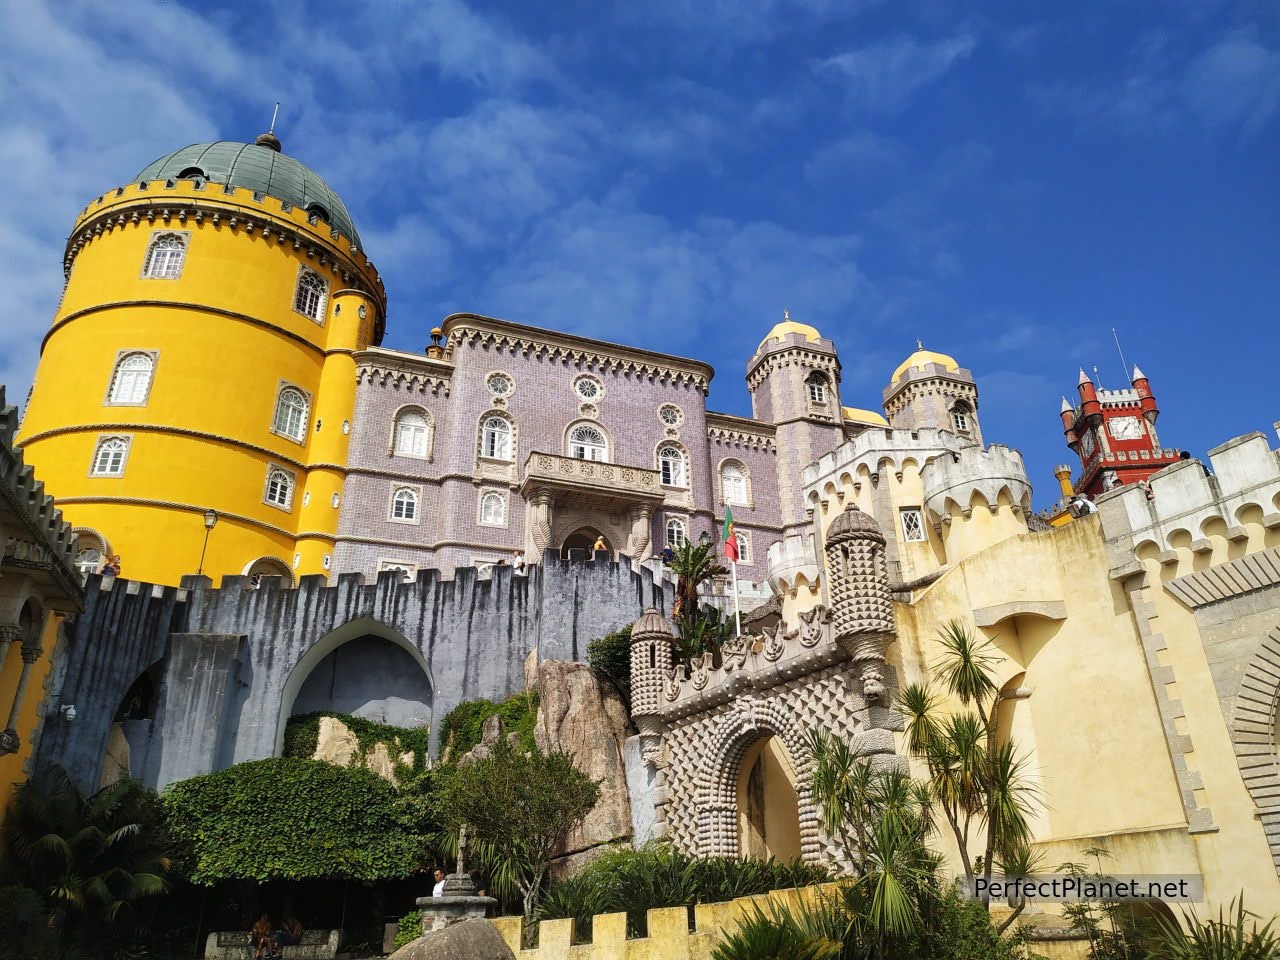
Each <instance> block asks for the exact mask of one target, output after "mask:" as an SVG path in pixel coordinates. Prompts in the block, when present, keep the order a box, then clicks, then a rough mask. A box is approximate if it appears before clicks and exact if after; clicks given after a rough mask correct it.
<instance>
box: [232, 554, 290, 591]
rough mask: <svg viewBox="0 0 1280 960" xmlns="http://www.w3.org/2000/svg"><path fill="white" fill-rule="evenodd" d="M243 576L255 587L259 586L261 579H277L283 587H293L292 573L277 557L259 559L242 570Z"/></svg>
mask: <svg viewBox="0 0 1280 960" xmlns="http://www.w3.org/2000/svg"><path fill="white" fill-rule="evenodd" d="M244 575H245V576H246V577H248V578H249V581H250V582H251V583H252V585H253V586H255V587H257V586H261V584H262V578H263V577H279V578H280V580H281V583H283V584H284V586H286V587H291V586H293V571H291V570H290V569H289V565H288V564H287V563H285V562H284V561H283V560H281V559H279V558H278V557H259V558H258V559H257V560H254V561H253V562H251V563H250V564H249V565H248V566H247V567H245V568H244Z"/></svg>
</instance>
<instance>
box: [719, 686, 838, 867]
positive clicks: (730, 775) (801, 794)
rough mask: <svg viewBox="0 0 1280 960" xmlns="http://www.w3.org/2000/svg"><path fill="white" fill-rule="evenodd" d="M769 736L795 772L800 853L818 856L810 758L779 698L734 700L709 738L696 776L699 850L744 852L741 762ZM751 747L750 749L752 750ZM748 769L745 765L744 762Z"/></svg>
mask: <svg viewBox="0 0 1280 960" xmlns="http://www.w3.org/2000/svg"><path fill="white" fill-rule="evenodd" d="M771 738H772V739H773V740H774V741H775V743H776V744H777V745H779V746H781V747H782V748H783V749H784V750H785V754H786V757H787V759H789V761H790V764H791V768H792V769H793V770H794V772H795V784H794V786H795V801H794V802H795V811H796V819H797V821H798V836H799V851H798V853H799V855H800V856H801V857H802V858H803V859H805V860H810V861H811V860H814V859H816V858H817V857H818V855H819V852H820V850H821V847H822V841H821V838H820V836H819V830H820V828H819V824H818V810H817V807H816V806H815V805H814V802H813V785H812V780H811V765H812V760H811V758H810V756H809V752H808V749H807V747H806V746H805V742H804V735H803V733H802V731H801V729H800V725H799V723H797V722H796V719H795V717H793V716H792V715H791V712H790V711H789V710H787V708H786V707H785V706H784V705H783V704H781V703H780V702H779V701H778V700H776V699H775V700H770V701H765V700H758V699H755V698H752V697H744V698H742V699H739V700H737V701H735V702H734V704H733V707H732V709H730V710H729V711H728V712H727V713H725V714H724V715H723V716H722V718H721V722H720V724H719V725H718V727H717V728H716V729H715V730H714V732H713V733H712V735H711V736H710V737H709V738H708V740H707V744H706V752H705V754H704V756H705V757H706V758H707V762H706V765H705V767H704V768H703V771H702V774H701V775H700V776H699V780H698V791H697V818H698V830H697V834H698V853H699V854H700V855H701V856H707V857H717V856H719V857H738V856H742V855H743V850H742V824H741V822H740V818H741V815H742V810H741V809H740V806H739V802H740V787H741V785H742V777H743V773H744V770H743V766H744V761H746V760H750V761H751V762H752V763H753V762H754V761H755V759H757V758H758V756H759V750H761V749H763V748H762V747H758V746H757V745H759V744H760V743H761V741H768V740H770V739H771ZM753 751H755V752H753ZM747 770H748V771H749V770H750V764H748V766H747Z"/></svg>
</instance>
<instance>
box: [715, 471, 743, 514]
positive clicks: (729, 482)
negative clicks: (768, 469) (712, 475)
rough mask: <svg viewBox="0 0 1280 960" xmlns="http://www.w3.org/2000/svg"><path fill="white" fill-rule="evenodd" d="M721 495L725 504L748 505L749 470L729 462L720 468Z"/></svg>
mask: <svg viewBox="0 0 1280 960" xmlns="http://www.w3.org/2000/svg"><path fill="white" fill-rule="evenodd" d="M720 494H721V496H722V497H723V498H724V502H725V503H731V504H733V505H735V506H744V507H745V506H746V505H747V470H746V468H745V467H744V466H743V465H742V464H740V463H738V462H736V461H734V460H728V461H726V462H725V464H724V466H722V467H721V468H720Z"/></svg>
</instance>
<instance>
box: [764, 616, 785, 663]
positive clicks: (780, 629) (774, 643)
mask: <svg viewBox="0 0 1280 960" xmlns="http://www.w3.org/2000/svg"><path fill="white" fill-rule="evenodd" d="M786 649H787V643H786V628H785V627H784V626H783V625H782V623H781V621H779V623H778V625H777V626H775V627H774V628H773V629H772V630H770V629H768V628H767V627H766V628H765V631H764V658H765V659H766V660H770V661H775V660H778V659H780V658H781V657H782V654H783V652H784V651H785V650H786Z"/></svg>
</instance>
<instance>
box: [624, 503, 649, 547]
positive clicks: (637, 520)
mask: <svg viewBox="0 0 1280 960" xmlns="http://www.w3.org/2000/svg"><path fill="white" fill-rule="evenodd" d="M652 518H653V509H652V508H651V507H649V506H648V505H644V506H639V507H633V508H632V510H631V517H630V519H631V535H630V537H629V538H628V539H627V554H628V555H629V556H632V557H635V558H636V559H637V560H640V561H644V560H648V559H649V557H651V556H652V555H653V551H652V549H650V541H649V529H650V527H651V526H652Z"/></svg>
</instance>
